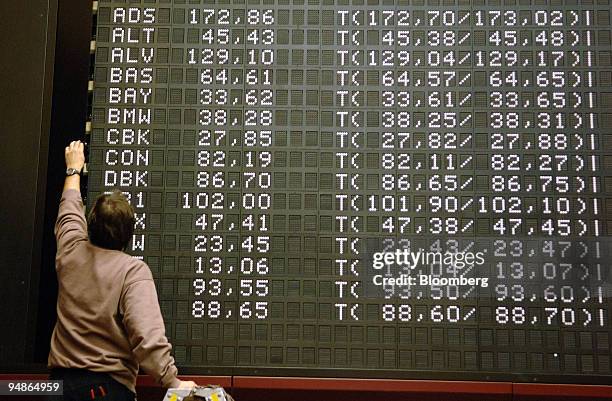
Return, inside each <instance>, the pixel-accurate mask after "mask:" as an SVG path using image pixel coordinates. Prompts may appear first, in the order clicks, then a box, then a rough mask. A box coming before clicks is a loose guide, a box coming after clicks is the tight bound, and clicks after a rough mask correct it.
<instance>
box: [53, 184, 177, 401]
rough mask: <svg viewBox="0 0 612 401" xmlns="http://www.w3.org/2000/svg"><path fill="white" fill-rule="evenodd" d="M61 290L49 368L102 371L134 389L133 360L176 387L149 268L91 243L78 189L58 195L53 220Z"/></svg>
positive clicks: (169, 349)
mask: <svg viewBox="0 0 612 401" xmlns="http://www.w3.org/2000/svg"><path fill="white" fill-rule="evenodd" d="M55 235H56V239H57V255H56V259H55V260H56V265H55V266H56V270H57V281H58V283H59V291H58V296H57V323H56V324H55V329H54V330H53V336H52V337H51V351H50V353H49V360H48V366H49V367H60V368H82V369H88V370H91V371H94V372H106V373H108V374H110V375H111V376H112V377H113V378H114V379H115V380H117V381H118V382H120V383H122V384H124V385H125V386H126V387H127V388H129V389H130V390H131V391H133V392H136V390H135V387H136V376H137V374H138V368H139V365H140V366H141V367H142V368H143V370H144V371H145V372H146V373H148V374H150V375H151V376H153V378H154V379H155V380H156V382H158V383H159V384H161V385H162V386H164V387H178V385H179V383H180V382H179V380H178V379H177V377H176V375H177V369H176V367H175V366H174V358H173V357H172V355H170V351H171V349H172V347H171V345H170V343H169V342H168V339H167V338H166V335H165V330H164V321H163V318H162V315H161V311H160V309H159V303H158V300H157V293H156V291H155V283H154V282H153V276H152V275H151V271H150V270H149V267H148V266H147V265H146V264H145V263H144V262H142V261H140V260H138V259H136V258H133V257H132V256H130V255H128V254H126V253H123V252H120V251H114V250H108V249H103V248H99V247H96V246H94V245H92V244H91V243H90V242H89V240H88V234H87V221H86V220H85V215H84V211H83V201H82V199H81V194H80V193H79V192H78V191H76V190H67V191H64V193H63V194H62V199H61V201H60V207H59V213H58V216H57V222H56V225H55Z"/></svg>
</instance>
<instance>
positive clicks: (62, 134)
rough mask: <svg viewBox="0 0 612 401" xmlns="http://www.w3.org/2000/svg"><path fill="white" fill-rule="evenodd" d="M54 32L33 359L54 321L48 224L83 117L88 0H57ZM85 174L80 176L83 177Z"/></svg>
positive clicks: (43, 349) (45, 347)
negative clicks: (67, 151)
mask: <svg viewBox="0 0 612 401" xmlns="http://www.w3.org/2000/svg"><path fill="white" fill-rule="evenodd" d="M56 1H57V3H58V8H57V21H58V23H57V32H56V43H55V68H54V75H53V86H54V90H53V106H52V109H51V127H50V138H51V139H50V142H49V149H48V151H47V153H48V166H49V168H48V172H47V175H46V177H45V180H46V199H47V203H46V205H45V207H46V209H45V216H44V220H43V223H42V227H43V236H42V263H41V270H40V275H39V277H40V282H39V283H40V284H39V288H40V291H39V293H38V308H37V309H38V313H39V317H38V319H37V326H36V328H35V329H34V330H31V331H30V333H32V334H33V335H34V338H33V339H32V341H31V342H32V343H33V345H34V347H35V348H34V358H33V360H34V362H45V363H46V360H47V355H48V353H49V341H50V339H51V333H52V331H53V327H54V325H55V319H56V314H55V304H56V300H57V278H56V275H55V250H56V248H55V237H54V235H53V227H54V225H55V218H56V216H57V209H58V206H59V200H60V197H61V193H62V188H63V185H64V178H65V176H66V175H65V169H66V164H65V162H64V147H65V146H66V145H67V144H68V143H69V142H70V141H74V140H77V139H80V140H84V141H87V138H86V137H85V136H84V132H85V121H86V120H87V110H88V92H87V82H88V80H89V76H90V72H89V68H90V57H91V56H90V51H89V48H90V41H91V39H92V22H93V21H92V1H91V0H56ZM85 181H86V180H81V182H82V183H84V182H85Z"/></svg>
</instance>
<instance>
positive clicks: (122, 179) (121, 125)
mask: <svg viewBox="0 0 612 401" xmlns="http://www.w3.org/2000/svg"><path fill="white" fill-rule="evenodd" d="M610 11H611V7H610V4H609V1H608V0H603V1H593V0H566V1H560V0H559V1H556V0H518V1H515V0H506V1H501V0H410V1H408V0H365V1H364V0H202V1H200V0H182V1H180V0H173V1H172V0H149V1H146V0H143V1H127V2H126V1H110V0H106V1H104V0H101V1H99V2H98V9H97V12H96V14H95V21H96V26H97V27H96V31H95V32H96V33H95V55H94V65H93V68H92V70H93V72H94V79H93V80H94V83H93V88H92V91H93V95H92V100H91V119H92V127H91V133H90V138H89V142H90V147H89V148H90V152H89V178H88V190H87V193H88V203H89V204H91V202H92V200H93V199H94V198H95V196H97V195H98V194H100V193H103V192H107V191H112V190H113V189H119V190H121V191H123V192H124V193H125V194H126V195H127V196H128V197H129V199H130V201H131V203H132V205H133V206H134V208H135V210H136V217H137V222H136V231H135V235H134V239H133V241H132V243H131V244H130V248H129V250H128V252H129V253H130V254H132V255H134V256H135V257H139V258H142V259H143V260H144V261H145V262H146V263H147V264H148V265H149V267H150V268H151V271H152V272H153V275H154V277H155V280H156V285H157V289H158V294H159V301H160V306H161V309H162V313H163V315H164V319H165V323H166V332H167V335H168V336H169V338H170V340H171V342H172V344H173V352H174V355H175V358H176V360H177V362H178V365H179V366H181V367H193V368H196V369H197V368H211V369H214V368H217V367H226V368H228V367H229V368H232V367H241V368H261V367H268V368H300V369H302V370H312V371H313V372H315V371H317V369H320V370H321V371H324V370H325V369H328V370H327V371H328V372H329V371H334V372H336V373H335V374H341V375H358V374H359V372H362V371H366V370H373V371H374V373H375V374H377V375H380V376H381V377H384V376H385V375H387V374H395V375H400V376H402V377H411V372H417V371H418V372H421V374H422V372H427V371H429V372H431V377H436V374H438V373H440V372H442V373H444V372H446V373H452V372H459V371H461V372H472V373H478V372H494V373H495V372H497V373H499V374H507V375H513V374H514V375H524V376H523V377H535V376H538V375H548V376H552V377H555V376H558V377H561V378H562V377H568V378H569V379H568V380H570V381H571V380H572V378H576V377H578V376H580V377H592V376H612V367H611V365H610V363H611V351H610V348H611V346H612V341H611V337H612V329H611V324H610V312H611V310H612V301H611V299H612V295H611V291H612V290H611V283H610V278H611V274H610V272H611V262H610V261H611V257H612V255H611V251H612V248H611V247H610V236H611V235H612V45H611V43H612V42H611V40H612V37H611V32H612V26H611V20H610ZM329 369H334V370H329ZM278 372H281V373H280V374H282V372H283V370H282V369H279V370H278ZM337 372H340V373H337ZM377 372H378V373H377ZM453 377H457V378H461V377H462V373H455V376H453Z"/></svg>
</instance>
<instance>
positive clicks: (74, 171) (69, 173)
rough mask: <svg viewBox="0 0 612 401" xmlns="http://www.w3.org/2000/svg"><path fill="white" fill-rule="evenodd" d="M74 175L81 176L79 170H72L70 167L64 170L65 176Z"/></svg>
mask: <svg viewBox="0 0 612 401" xmlns="http://www.w3.org/2000/svg"><path fill="white" fill-rule="evenodd" d="M75 174H79V175H80V174H81V172H80V171H79V170H77V169H76V168H72V167H68V168H67V169H66V175H67V176H71V175H75Z"/></svg>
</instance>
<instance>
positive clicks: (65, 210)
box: [54, 189, 87, 254]
mask: <svg viewBox="0 0 612 401" xmlns="http://www.w3.org/2000/svg"><path fill="white" fill-rule="evenodd" d="M54 232H55V238H56V240H57V253H58V254H61V253H65V252H68V251H70V250H71V249H72V248H74V246H75V245H76V244H77V243H78V242H80V241H86V240H87V220H86V219H85V212H84V211H83V200H82V199H81V194H80V193H79V191H77V190H74V189H69V190H67V191H64V192H63V193H62V199H61V200H60V204H59V212H58V214H57V221H56V222H55V231H54Z"/></svg>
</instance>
